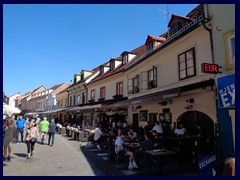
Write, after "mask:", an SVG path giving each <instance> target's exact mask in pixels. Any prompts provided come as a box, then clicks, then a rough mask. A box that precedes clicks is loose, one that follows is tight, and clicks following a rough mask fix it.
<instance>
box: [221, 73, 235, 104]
mask: <svg viewBox="0 0 240 180" xmlns="http://www.w3.org/2000/svg"><path fill="white" fill-rule="evenodd" d="M217 89H218V105H219V108H235V74H232V75H229V76H224V77H219V78H217Z"/></svg>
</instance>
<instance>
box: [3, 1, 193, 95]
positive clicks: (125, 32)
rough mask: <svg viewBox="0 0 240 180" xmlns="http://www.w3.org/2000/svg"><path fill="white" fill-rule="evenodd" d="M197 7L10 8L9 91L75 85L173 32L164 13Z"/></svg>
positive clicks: (6, 13) (6, 23)
mask: <svg viewBox="0 0 240 180" xmlns="http://www.w3.org/2000/svg"><path fill="white" fill-rule="evenodd" d="M196 6H197V4H191V5H187V4H169V5H166V4H142V5H141V4H126V5H124V4H121V5H113V4H112V5H109V4H98V5H90V4H74V5H70V4H63V5H57V4H53V5H51V4H47V5H44V4H41V5H40V4H33V5H28V4H17V5H14V4H4V5H3V90H4V92H5V94H6V95H7V96H11V95H13V94H15V93H18V92H20V93H21V94H24V93H26V92H27V91H30V90H33V89H35V88H37V87H39V86H41V85H43V86H44V87H45V88H50V87H51V86H53V85H55V84H59V83H63V82H67V83H69V82H70V80H72V79H73V75H74V74H76V73H80V71H81V70H82V69H86V70H92V69H93V68H95V67H97V66H99V65H101V64H103V63H104V62H106V61H108V60H110V58H111V57H118V56H119V55H120V54H121V53H122V52H123V51H131V50H133V49H135V48H137V47H138V46H140V45H142V44H144V43H145V41H146V38H147V35H148V34H149V35H154V36H158V35H160V34H162V33H164V32H166V31H167V23H168V17H167V15H166V14H164V12H163V11H161V10H167V9H168V10H169V11H170V14H169V19H170V18H171V14H177V15H181V16H186V15H187V14H188V13H189V12H190V11H191V10H192V9H193V8H195V7H196Z"/></svg>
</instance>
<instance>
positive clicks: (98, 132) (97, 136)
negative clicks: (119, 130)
mask: <svg viewBox="0 0 240 180" xmlns="http://www.w3.org/2000/svg"><path fill="white" fill-rule="evenodd" d="M101 135H102V130H101V129H100V127H99V126H98V125H97V126H96V128H95V134H94V137H93V139H94V141H96V142H97V143H98V145H97V148H98V149H100V145H101V144H102V143H103V141H104V139H103V137H102V136H101Z"/></svg>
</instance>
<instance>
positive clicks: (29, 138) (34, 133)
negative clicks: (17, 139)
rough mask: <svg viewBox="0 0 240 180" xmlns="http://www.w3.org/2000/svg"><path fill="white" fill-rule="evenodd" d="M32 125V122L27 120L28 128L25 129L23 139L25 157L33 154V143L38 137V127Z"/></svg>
mask: <svg viewBox="0 0 240 180" xmlns="http://www.w3.org/2000/svg"><path fill="white" fill-rule="evenodd" d="M34 125H35V124H34V122H31V121H29V123H28V128H27V130H26V136H25V141H26V144H27V154H28V156H27V159H29V158H30V156H32V155H33V151H34V146H35V143H36V142H37V140H38V139H39V133H38V129H37V128H36V127H35V126H34Z"/></svg>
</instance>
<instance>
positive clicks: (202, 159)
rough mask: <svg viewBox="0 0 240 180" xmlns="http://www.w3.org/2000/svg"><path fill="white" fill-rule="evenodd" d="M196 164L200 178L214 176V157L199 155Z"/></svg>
mask: <svg viewBox="0 0 240 180" xmlns="http://www.w3.org/2000/svg"><path fill="white" fill-rule="evenodd" d="M198 162H199V163H198V165H199V173H200V175H201V176H216V174H217V173H216V155H211V154H208V155H199V156H198Z"/></svg>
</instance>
